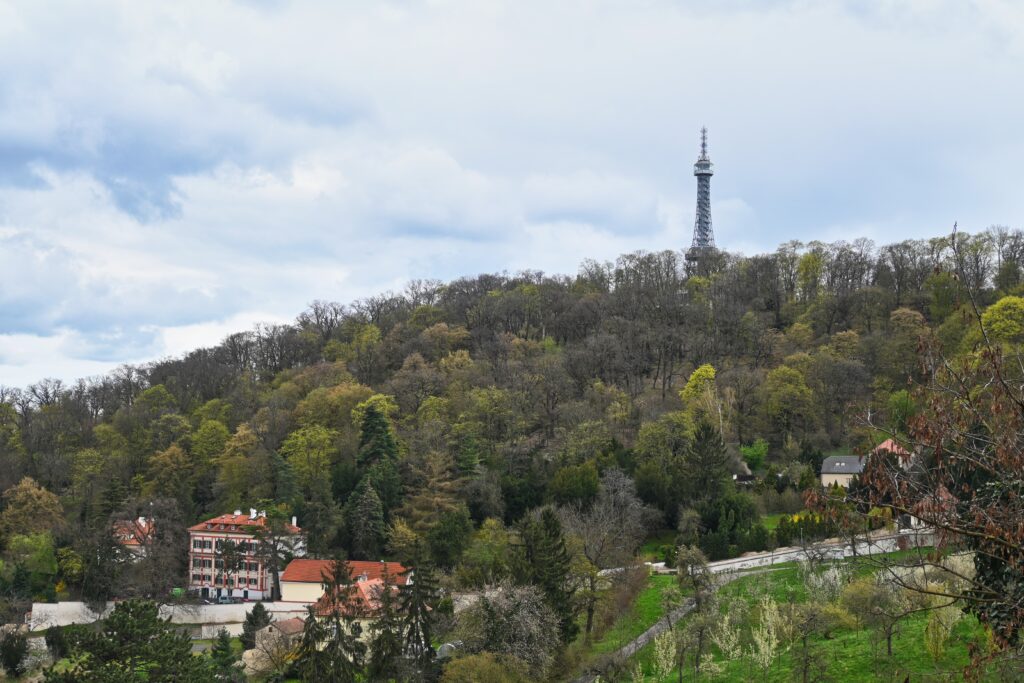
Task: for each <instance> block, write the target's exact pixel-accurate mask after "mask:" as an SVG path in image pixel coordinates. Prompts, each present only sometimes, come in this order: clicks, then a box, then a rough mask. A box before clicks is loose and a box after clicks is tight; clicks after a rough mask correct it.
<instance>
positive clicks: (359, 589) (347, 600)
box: [313, 579, 397, 617]
mask: <svg viewBox="0 0 1024 683" xmlns="http://www.w3.org/2000/svg"><path fill="white" fill-rule="evenodd" d="M383 590H384V581H382V580H381V579H368V580H366V581H357V582H355V583H353V584H352V585H351V586H349V588H348V591H347V596H346V597H344V598H341V597H340V596H339V595H338V594H335V595H333V596H331V595H328V594H327V593H324V594H323V595H321V596H320V599H319V600H317V601H316V603H314V605H313V609H314V610H315V613H316V615H317V616H319V617H326V616H329V615H331V614H335V613H339V612H340V613H342V614H346V615H348V616H352V617H368V616H372V615H373V613H374V612H376V611H377V610H378V609H380V593H381V591H383ZM387 590H391V591H393V590H397V589H396V588H395V587H394V586H388V588H387Z"/></svg>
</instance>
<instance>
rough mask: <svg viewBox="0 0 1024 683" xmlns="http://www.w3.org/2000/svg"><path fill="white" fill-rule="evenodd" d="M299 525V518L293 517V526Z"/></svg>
mask: <svg viewBox="0 0 1024 683" xmlns="http://www.w3.org/2000/svg"><path fill="white" fill-rule="evenodd" d="M298 525H299V518H298V517H295V516H292V526H298Z"/></svg>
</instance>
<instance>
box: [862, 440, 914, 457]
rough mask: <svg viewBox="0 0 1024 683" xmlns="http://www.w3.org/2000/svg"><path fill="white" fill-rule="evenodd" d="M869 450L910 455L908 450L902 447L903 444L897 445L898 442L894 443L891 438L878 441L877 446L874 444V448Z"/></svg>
mask: <svg viewBox="0 0 1024 683" xmlns="http://www.w3.org/2000/svg"><path fill="white" fill-rule="evenodd" d="M871 452H872V453H892V454H893V455H910V451H908V450H907V449H906V448H904V447H903V446H901V445H899V444H898V443H896V442H895V441H893V440H892V439H886V440H885V441H883V442H882V443H880V444H878V445H877V446H875V450H873V451H871Z"/></svg>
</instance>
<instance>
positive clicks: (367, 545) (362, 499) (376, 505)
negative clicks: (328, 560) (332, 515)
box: [346, 480, 387, 559]
mask: <svg viewBox="0 0 1024 683" xmlns="http://www.w3.org/2000/svg"><path fill="white" fill-rule="evenodd" d="M346 523H347V525H348V532H349V538H350V539H351V541H352V554H353V556H354V557H356V558H360V559H373V558H376V557H377V556H379V555H380V549H381V547H382V546H383V544H384V538H385V534H386V532H387V527H386V526H385V524H384V508H383V507H382V506H381V503H380V498H379V497H378V496H377V492H376V491H375V490H374V488H373V487H372V486H370V484H369V482H367V481H366V480H364V481H363V483H362V485H361V486H360V487H359V491H358V493H357V494H356V495H355V496H353V498H352V503H351V507H350V508H349V511H348V513H347V514H346Z"/></svg>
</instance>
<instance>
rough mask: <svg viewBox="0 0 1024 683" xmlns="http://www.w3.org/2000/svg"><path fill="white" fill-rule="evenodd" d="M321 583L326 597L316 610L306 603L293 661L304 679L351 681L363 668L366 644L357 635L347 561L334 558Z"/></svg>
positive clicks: (330, 682)
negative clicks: (301, 629) (304, 618)
mask: <svg viewBox="0 0 1024 683" xmlns="http://www.w3.org/2000/svg"><path fill="white" fill-rule="evenodd" d="M323 586H324V596H325V600H324V602H323V603H322V604H321V609H320V610H319V613H318V609H317V607H316V606H314V605H311V606H310V607H309V614H308V616H307V618H306V628H305V631H303V634H302V641H301V643H300V644H299V647H298V652H297V657H296V662H295V664H296V667H297V668H298V670H299V673H300V674H301V676H302V680H304V681H322V682H323V683H352V682H353V681H356V680H359V677H360V676H361V674H362V672H363V658H364V657H365V655H366V645H365V644H363V643H362V642H361V641H360V639H359V638H360V636H361V635H362V627H361V626H360V625H359V622H358V621H356V618H357V616H359V613H358V607H359V606H358V604H357V603H356V602H355V601H354V600H353V586H352V578H351V576H350V575H349V568H348V565H347V564H346V563H345V562H344V561H341V560H338V561H336V562H334V564H333V566H332V567H331V569H330V570H329V571H328V573H326V574H324V575H323Z"/></svg>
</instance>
